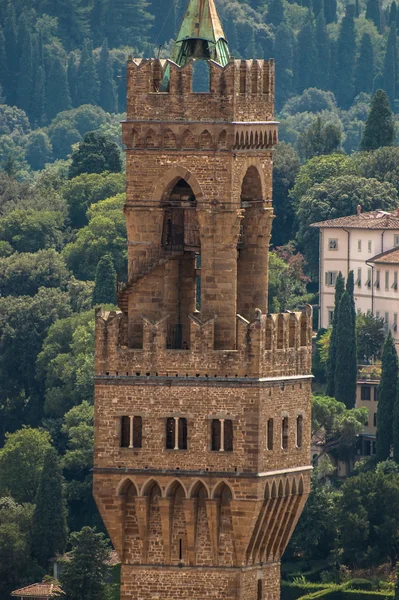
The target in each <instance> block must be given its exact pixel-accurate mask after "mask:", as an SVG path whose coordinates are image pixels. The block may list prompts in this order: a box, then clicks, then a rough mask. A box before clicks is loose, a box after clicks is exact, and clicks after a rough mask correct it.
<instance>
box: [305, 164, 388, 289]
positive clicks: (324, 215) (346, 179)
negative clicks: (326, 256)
mask: <svg viewBox="0 0 399 600" xmlns="http://www.w3.org/2000/svg"><path fill="white" fill-rule="evenodd" d="M294 189H295V188H294ZM358 204H360V206H362V208H363V210H364V211H365V212H367V211H370V210H378V209H382V210H393V209H394V208H395V207H396V206H397V204H398V201H397V192H396V190H395V188H394V187H393V186H392V185H391V184H389V183H380V182H379V181H377V180H375V179H366V178H363V177H357V176H353V175H342V176H339V177H331V178H330V179H326V180H325V181H323V182H322V183H321V184H316V185H314V186H313V187H312V188H310V189H309V190H308V191H307V193H306V194H305V195H304V196H302V197H301V199H300V202H299V205H298V209H297V219H298V223H299V229H298V235H297V239H298V241H299V243H300V250H301V251H302V252H303V254H304V256H305V259H306V262H307V264H308V268H309V270H310V271H311V273H312V275H313V276H314V277H315V278H317V277H318V268H319V236H318V231H317V229H315V228H312V227H309V225H311V224H312V223H317V222H319V221H325V220H327V219H335V218H337V217H343V216H346V215H353V214H355V213H356V207H357V205H358Z"/></svg>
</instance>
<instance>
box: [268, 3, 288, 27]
mask: <svg viewBox="0 0 399 600" xmlns="http://www.w3.org/2000/svg"><path fill="white" fill-rule="evenodd" d="M267 21H268V23H271V24H272V25H275V27H278V26H279V25H281V24H282V23H283V22H284V4H283V2H282V0H271V2H270V4H269V5H268V11H267Z"/></svg>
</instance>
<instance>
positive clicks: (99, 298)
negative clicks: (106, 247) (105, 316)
mask: <svg viewBox="0 0 399 600" xmlns="http://www.w3.org/2000/svg"><path fill="white" fill-rule="evenodd" d="M116 303H117V301H116V271H115V267H114V262H113V260H112V258H111V256H110V255H109V254H106V255H105V256H103V257H102V258H100V260H99V261H98V265H97V270H96V282H95V286H94V290H93V306H96V305H98V304H116Z"/></svg>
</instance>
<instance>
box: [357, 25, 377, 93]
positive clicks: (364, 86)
mask: <svg viewBox="0 0 399 600" xmlns="http://www.w3.org/2000/svg"><path fill="white" fill-rule="evenodd" d="M374 71H375V67H374V48H373V44H372V41H371V36H370V34H369V33H364V34H363V37H362V40H361V42H360V50H359V57H358V59H357V63H356V70H355V96H357V95H358V94H360V92H366V93H367V94H371V92H372V89H373V82H374Z"/></svg>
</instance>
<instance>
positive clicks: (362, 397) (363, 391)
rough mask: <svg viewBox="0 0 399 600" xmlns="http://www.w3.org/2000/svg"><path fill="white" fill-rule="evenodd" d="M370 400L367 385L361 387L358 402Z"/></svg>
mask: <svg viewBox="0 0 399 600" xmlns="http://www.w3.org/2000/svg"><path fill="white" fill-rule="evenodd" d="M370 399H371V388H370V386H369V385H362V387H361V388H360V400H370Z"/></svg>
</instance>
